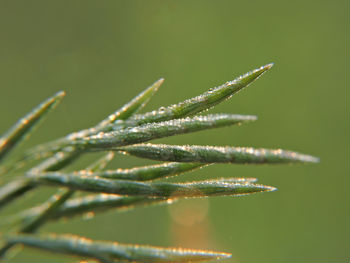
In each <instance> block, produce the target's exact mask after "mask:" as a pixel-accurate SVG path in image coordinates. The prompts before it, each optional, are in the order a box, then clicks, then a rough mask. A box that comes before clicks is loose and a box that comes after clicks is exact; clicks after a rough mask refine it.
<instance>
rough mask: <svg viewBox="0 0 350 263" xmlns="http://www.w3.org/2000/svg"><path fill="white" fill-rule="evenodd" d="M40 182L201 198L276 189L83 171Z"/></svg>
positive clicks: (42, 178)
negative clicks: (152, 180)
mask: <svg viewBox="0 0 350 263" xmlns="http://www.w3.org/2000/svg"><path fill="white" fill-rule="evenodd" d="M31 178H32V180H33V181H34V182H35V183H37V184H47V185H54V186H65V187H68V188H71V189H75V190H81V191H89V192H98V193H110V194H120V195H130V196H149V197H163V198H168V197H177V196H182V197H197V196H203V197H204V196H216V195H242V194H250V193H256V192H265V191H273V190H275V188H273V187H270V186H264V185H257V184H249V183H236V182H232V181H230V180H229V179H228V180H211V181H198V182H192V183H141V182H134V181H127V180H110V179H104V178H100V177H97V176H95V177H91V176H88V175H81V174H64V173H58V172H47V173H41V174H36V175H32V177H31Z"/></svg>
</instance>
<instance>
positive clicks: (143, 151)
mask: <svg viewBox="0 0 350 263" xmlns="http://www.w3.org/2000/svg"><path fill="white" fill-rule="evenodd" d="M115 150H116V151H120V152H123V153H126V154H130V155H133V156H137V157H141V158H147V159H152V160H158V161H170V162H199V163H238V164H248V163H250V164H267V163H269V164H278V163H303V162H311V163H317V162H319V159H318V158H316V157H313V156H311V155H305V154H300V153H297V152H292V151H286V150H282V149H264V148H260V149H255V148H252V147H229V146H226V147H218V146H198V145H187V146H180V145H166V144H150V143H148V144H135V145H130V146H124V147H119V148H115Z"/></svg>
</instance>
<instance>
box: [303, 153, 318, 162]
mask: <svg viewBox="0 0 350 263" xmlns="http://www.w3.org/2000/svg"><path fill="white" fill-rule="evenodd" d="M302 159H303V161H304V162H308V163H319V162H320V161H321V160H320V158H318V157H314V156H311V155H304V156H303V158H302Z"/></svg>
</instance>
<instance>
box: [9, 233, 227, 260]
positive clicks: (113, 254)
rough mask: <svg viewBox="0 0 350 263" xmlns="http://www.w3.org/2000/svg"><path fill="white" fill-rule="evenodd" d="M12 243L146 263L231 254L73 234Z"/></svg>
mask: <svg viewBox="0 0 350 263" xmlns="http://www.w3.org/2000/svg"><path fill="white" fill-rule="evenodd" d="M7 240H8V242H10V243H19V244H23V245H26V246H30V247H35V248H39V249H44V250H49V251H52V252H58V253H65V254H72V255H78V256H83V257H88V258H100V257H101V258H106V259H111V260H125V261H126V262H143V263H170V262H177V263H185V262H199V261H207V260H220V259H225V258H229V257H231V254H228V253H222V252H213V251H204V250H193V249H183V248H161V247H153V246H142V245H128V244H121V243H117V242H107V241H93V240H90V239H87V238H83V237H78V236H73V235H46V236H43V235H41V236H34V235H23V234H22V235H11V236H8V237H7Z"/></svg>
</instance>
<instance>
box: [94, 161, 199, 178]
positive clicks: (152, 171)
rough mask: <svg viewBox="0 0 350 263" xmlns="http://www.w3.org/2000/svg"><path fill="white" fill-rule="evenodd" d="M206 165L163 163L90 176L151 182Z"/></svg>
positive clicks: (108, 171)
mask: <svg viewBox="0 0 350 263" xmlns="http://www.w3.org/2000/svg"><path fill="white" fill-rule="evenodd" d="M203 166H205V165H203V164H199V163H162V164H156V165H147V166H142V167H135V168H131V169H117V170H107V171H103V172H99V173H93V174H90V175H92V176H98V177H101V178H108V179H119V180H131V181H149V180H155V179H159V178H164V177H169V176H173V175H178V174H181V173H185V172H189V171H192V170H195V169H197V168H201V167H203Z"/></svg>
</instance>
